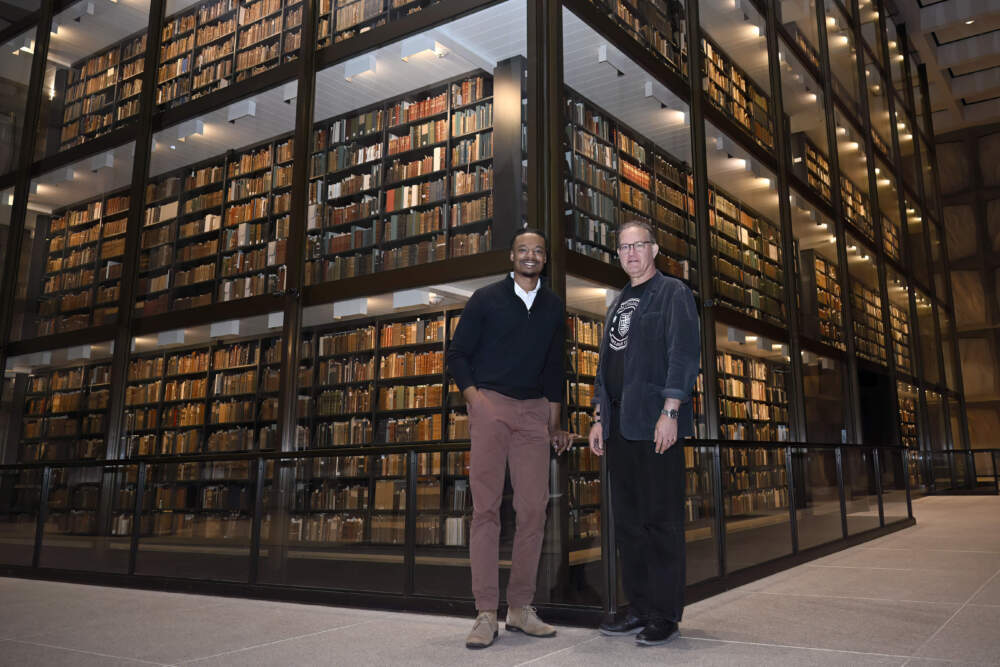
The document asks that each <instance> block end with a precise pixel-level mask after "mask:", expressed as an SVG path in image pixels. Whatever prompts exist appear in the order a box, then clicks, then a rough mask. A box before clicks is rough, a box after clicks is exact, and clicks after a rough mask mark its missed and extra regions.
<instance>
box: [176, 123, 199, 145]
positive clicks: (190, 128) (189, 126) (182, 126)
mask: <svg viewBox="0 0 1000 667" xmlns="http://www.w3.org/2000/svg"><path fill="white" fill-rule="evenodd" d="M196 134H205V122H204V121H203V120H202V119H200V118H192V119H191V120H186V121H184V122H183V123H178V124H177V141H185V140H186V139H187V138H188V137H191V136H194V135H196Z"/></svg>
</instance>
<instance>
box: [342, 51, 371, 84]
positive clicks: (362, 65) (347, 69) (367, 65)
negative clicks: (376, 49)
mask: <svg viewBox="0 0 1000 667" xmlns="http://www.w3.org/2000/svg"><path fill="white" fill-rule="evenodd" d="M369 72H371V73H372V74H374V73H375V54H373V53H366V54H365V55H363V56H358V57H357V58H353V59H352V60H348V61H347V62H346V63H344V80H345V81H352V80H353V79H354V77H357V76H361V75H362V74H367V73H369Z"/></svg>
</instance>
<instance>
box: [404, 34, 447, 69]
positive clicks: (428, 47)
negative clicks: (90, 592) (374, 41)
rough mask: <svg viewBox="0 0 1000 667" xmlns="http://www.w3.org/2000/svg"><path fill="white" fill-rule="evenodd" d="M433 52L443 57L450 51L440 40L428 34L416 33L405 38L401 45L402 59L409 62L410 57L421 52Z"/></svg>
mask: <svg viewBox="0 0 1000 667" xmlns="http://www.w3.org/2000/svg"><path fill="white" fill-rule="evenodd" d="M427 52H430V53H433V54H434V55H436V56H437V57H438V58H443V57H445V55H447V53H448V51H447V50H446V49H445V48H444V47H443V46H441V44H439V43H438V42H436V41H434V40H433V39H432V38H430V37H428V36H427V35H415V36H413V37H409V38H407V39H404V40H403V41H402V43H401V44H400V46H399V57H400V58H401V59H402V61H403V62H404V63H405V62H409V61H410V58H412V57H413V56H416V55H419V54H421V53H427Z"/></svg>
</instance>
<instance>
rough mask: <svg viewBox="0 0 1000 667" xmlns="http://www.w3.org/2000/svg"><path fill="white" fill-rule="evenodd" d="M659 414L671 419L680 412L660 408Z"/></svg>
mask: <svg viewBox="0 0 1000 667" xmlns="http://www.w3.org/2000/svg"><path fill="white" fill-rule="evenodd" d="M660 414H661V415H664V416H666V417H670V418H671V419H677V415H679V414H680V413H679V412H677V410H674V409H670V410H660Z"/></svg>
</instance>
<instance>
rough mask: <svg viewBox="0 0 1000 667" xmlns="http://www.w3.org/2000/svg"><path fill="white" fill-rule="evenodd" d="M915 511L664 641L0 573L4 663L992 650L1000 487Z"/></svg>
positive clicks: (912, 656) (856, 658)
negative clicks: (480, 635)
mask: <svg viewBox="0 0 1000 667" xmlns="http://www.w3.org/2000/svg"><path fill="white" fill-rule="evenodd" d="M914 514H915V515H916V518H917V525H916V526H915V527H912V528H908V529H906V530H902V531H900V532H897V533H893V534H892V535H888V536H886V537H883V538H880V539H878V540H874V541H872V542H868V543H865V544H863V545H861V546H858V547H854V548H853V549H849V550H846V551H841V552H839V553H836V554H833V555H831V556H827V557H825V558H822V559H819V560H816V561H813V562H811V563H808V564H806V565H802V566H800V567H797V568H794V569H791V570H787V571H785V572H781V573H779V574H777V575H774V576H772V577H769V578H767V579H763V580H760V581H757V582H754V583H752V584H749V585H747V586H743V587H742V588H738V589H735V590H732V591H729V592H727V593H725V594H723V595H719V596H716V597H714V598H709V599H707V600H703V601H701V602H698V603H697V604H693V605H691V606H690V607H688V609H687V611H686V614H685V618H684V622H683V623H682V625H681V636H680V637H679V638H677V639H675V640H674V641H672V642H671V643H670V644H668V645H666V646H663V647H659V648H638V647H636V646H635V645H634V643H633V640H632V639H631V638H615V639H612V638H608V637H603V636H600V635H598V634H597V633H596V632H595V631H594V630H591V629H586V628H570V627H560V628H559V634H558V636H556V637H555V638H553V639H529V638H527V637H525V636H524V635H518V634H514V633H507V632H505V631H503V630H502V629H501V634H500V639H499V641H498V642H497V643H496V645H495V646H493V647H492V648H490V649H489V650H486V651H480V652H476V653H470V652H469V651H467V650H466V649H465V648H464V646H463V641H464V637H465V633H466V632H467V631H468V629H469V627H471V620H470V619H467V618H451V617H446V616H428V615H419V614H396V613H388V612H378V611H367V610H358V609H346V608H333V607H323V606H313V605H297V604H284V603H274V602H262V601H256V600H243V599H231V598H219V597H210V596H199V595H182V594H175V593H157V592H150V591H141V590H129V589H115V588H101V587H96V586H79V585H73V584H62V583H53V582H44V581H27V580H20V579H0V601H2V604H0V664H3V665H8V664H9V665H28V664H38V665H43V664H44V665H74V666H76V665H109V664H114V665H150V664H154V665H176V664H180V663H188V664H190V663H196V664H211V665H282V666H284V665H296V666H297V665H330V664H334V665H369V664H370V665H396V664H406V665H452V664H454V665H458V664H463V665H464V664H469V663H472V662H474V663H475V664H487V665H519V664H525V663H529V662H530V663H531V664H537V665H574V666H578V665H595V666H597V665H606V664H609V663H614V664H622V665H635V664H649V665H661V664H688V665H761V664H767V665H859V664H860V665H914V666H916V665H934V664H949V663H951V664H963V665H971V664H997V656H998V655H1000V634H998V633H997V628H998V627H1000V498H997V497H975V496H962V497H932V498H923V499H920V500H918V501H915V502H914ZM821 518H825V517H821ZM867 518H870V517H865V516H862V515H861V513H859V516H858V517H857V519H859V520H861V519H867ZM838 523H839V521H838ZM727 532H729V531H727ZM740 534H758V535H759V533H758V532H757V531H750V532H749V533H748V532H747V531H739V532H735V533H732V535H731V537H735V536H737V535H740ZM758 545H759V543H758ZM748 546H749V545H748ZM330 566H331V567H336V563H331V564H330Z"/></svg>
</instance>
